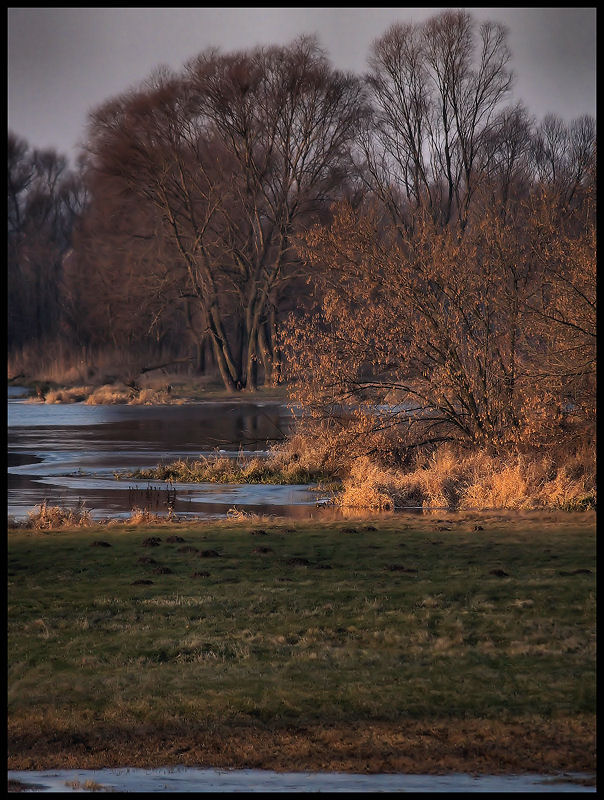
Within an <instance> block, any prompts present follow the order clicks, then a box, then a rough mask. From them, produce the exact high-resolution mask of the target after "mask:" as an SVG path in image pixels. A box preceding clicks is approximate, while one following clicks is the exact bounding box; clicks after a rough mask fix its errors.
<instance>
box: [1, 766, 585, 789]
mask: <svg viewBox="0 0 604 800" xmlns="http://www.w3.org/2000/svg"><path fill="white" fill-rule="evenodd" d="M8 777H9V779H11V778H12V779H16V780H20V781H23V782H24V783H28V784H35V785H36V790H37V791H45V792H66V791H84V790H86V789H88V790H89V791H90V790H94V789H96V790H101V791H102V789H105V790H106V791H118V792H595V791H596V787H595V786H585V785H582V784H581V783H579V782H577V781H580V780H581V778H582V777H585V776H580V775H576V774H565V775H561V776H545V775H478V776H474V775H464V774H452V775H355V774H349V773H337V772H271V771H270V770H259V769H240V770H219V769H195V768H191V767H176V768H165V769H153V770H145V769H98V770H47V771H28V772H16V771H9V773H8ZM86 781H92V782H93V784H89V785H88V786H86V785H85V784H86ZM94 784H97V786H94ZM101 787H102V789H101Z"/></svg>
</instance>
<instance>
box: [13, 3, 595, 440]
mask: <svg viewBox="0 0 604 800" xmlns="http://www.w3.org/2000/svg"><path fill="white" fill-rule="evenodd" d="M368 65H369V70H368V72H367V74H366V75H363V76H356V75H352V74H347V73H342V72H340V71H338V70H336V69H334V68H333V67H332V65H331V64H330V62H329V60H328V58H327V56H326V54H325V53H324V52H323V51H322V50H321V49H320V47H319V46H318V44H317V42H316V40H315V39H313V38H308V37H303V38H300V39H298V40H296V41H295V42H293V43H292V44H291V45H289V46H286V47H276V46H275V47H263V48H256V49H253V50H249V51H245V52H237V53H230V54H223V53H221V52H219V51H217V50H213V49H212V50H208V51H206V52H204V53H202V54H201V55H200V56H198V57H197V58H195V59H193V60H192V61H190V62H189V63H187V64H186V65H185V67H184V68H183V70H182V71H180V72H178V73H175V72H171V71H169V70H167V69H163V68H162V69H158V70H157V71H156V72H155V73H154V74H153V75H152V76H151V77H150V78H149V79H148V80H147V81H146V82H145V83H144V84H143V85H142V86H140V87H138V88H136V89H133V90H131V91H129V92H126V93H124V94H122V95H120V96H119V97H115V98H112V99H111V100H109V101H107V102H106V103H105V104H104V105H103V106H102V107H100V108H98V109H96V110H95V111H94V112H93V113H92V114H91V115H90V122H89V127H88V131H87V145H86V153H85V157H84V158H83V160H82V168H81V171H80V172H79V173H78V175H77V177H76V176H75V175H72V174H71V173H69V174H67V173H66V172H65V169H64V167H63V168H62V169H61V170H60V171H59V173H58V175H57V177H56V179H54V180H51V177H50V174H49V175H48V177H46V173H45V172H44V170H43V168H42V166H36V165H38V162H39V161H40V155H39V154H33V156H32V155H31V154H29V153H28V151H27V148H26V147H25V145H24V143H22V142H19V141H18V140H16V139H14V137H13V138H11V139H9V142H13V144H12V145H10V144H9V253H10V255H9V309H10V311H9V346H11V347H19V346H22V345H23V344H24V343H26V342H27V341H32V340H35V341H36V342H39V343H43V342H44V341H45V339H51V338H53V337H65V338H67V339H68V340H69V341H72V342H73V343H75V345H77V347H78V348H79V349H80V350H81V351H82V352H86V353H88V352H93V351H94V350H95V349H97V350H98V349H99V348H102V347H103V346H108V345H111V346H112V347H114V348H116V349H120V348H121V349H123V350H124V351H128V352H137V350H141V351H142V350H144V349H145V348H147V349H148V348H149V346H150V345H153V346H155V347H157V348H158V349H159V348H161V349H163V351H164V352H165V351H168V352H170V353H172V355H173V357H174V358H182V357H190V359H191V365H192V368H193V369H195V370H196V371H197V372H198V373H202V372H204V371H207V370H210V371H212V370H213V371H215V372H217V374H219V375H220V377H221V379H222V382H223V384H224V386H225V388H227V389H229V390H232V391H237V390H240V389H244V388H247V389H253V388H254V387H256V386H257V385H259V384H261V383H277V382H279V381H281V380H283V379H286V380H287V382H288V383H289V384H291V385H292V386H294V385H295V386H297V387H298V388H297V391H298V393H299V397H300V398H301V399H304V401H305V402H306V403H307V404H309V405H310V406H313V407H314V409H315V411H316V413H317V415H319V416H322V415H324V414H325V413H326V410H327V409H333V408H334V407H335V406H337V405H338V404H343V403H344V404H348V405H350V403H351V402H352V403H354V404H355V405H356V406H357V407H361V406H363V405H372V406H375V405H376V404H380V403H384V402H386V403H389V402H390V400H392V398H395V400H396V403H400V404H401V407H402V406H404V407H405V408H407V409H408V408H414V409H416V416H415V418H414V422H413V424H411V425H409V428H408V431H407V433H406V441H407V444H416V443H418V442H426V441H434V442H438V441H444V440H449V439H451V438H453V439H458V440H463V441H468V442H474V443H476V442H479V441H481V442H486V441H488V442H502V441H507V440H508V439H510V437H512V438H513V437H516V438H518V437H522V436H529V435H534V434H535V435H536V433H535V432H536V431H537V429H538V431H539V432H540V435H541V434H543V435H544V436H545V435H546V434H545V431H546V430H547V429H551V428H552V425H553V424H554V422H553V421H554V420H556V419H559V418H560V415H564V414H568V413H572V414H579V415H581V417H582V419H588V418H589V419H592V418H593V414H594V405H595V401H594V381H595V204H596V196H595V149H596V139H595V122H594V120H593V119H592V118H591V117H582V118H580V119H577V120H575V121H573V122H571V123H570V124H566V123H565V122H563V121H562V120H561V119H559V118H557V117H555V116H553V115H549V116H547V117H545V119H543V120H541V121H536V120H534V119H533V118H532V117H531V115H530V113H529V111H528V110H527V109H526V108H525V107H524V106H523V105H522V104H519V103H516V104H513V105H510V104H509V97H510V89H511V87H512V82H513V74H512V71H511V67H510V53H509V50H508V47H507V43H506V34H505V30H504V29H503V28H502V27H501V26H500V25H498V24H494V23H484V24H481V25H477V24H476V23H475V22H474V20H473V18H472V16H471V15H470V14H469V13H467V12H465V11H446V12H444V13H441V14H438V15H436V16H434V17H433V18H432V19H430V20H428V21H427V22H426V23H424V24H421V25H413V24H408V25H407V24H406V25H394V26H392V27H391V28H390V29H389V30H388V31H387V32H386V33H385V34H384V35H383V36H382V37H381V38H379V39H378V40H377V41H376V42H375V43H374V45H373V47H372V49H371V52H370V54H369V60H368ZM11 153H12V155H11ZM42 163H43V159H42ZM56 163H57V164H58V163H62V162H61V161H60V159H59V160H56ZM28 164H31V169H30V168H29V167H28V166H27V165H28ZM55 171H56V170H55ZM30 172H31V178H29V179H28V178H27V177H26V176H27V175H29V174H30ZM52 174H53V175H54V172H53V173H52ZM70 186H71V187H72V188H71V189H69V190H68V187H70ZM11 187H12V188H11ZM69 191H71V192H72V194H73V198H76V197H77V198H78V202H79V203H80V204H79V205H78V204H77V203H75V202H73V201H72V195H71V194H69ZM11 192H12V197H11ZM84 198H86V201H85V203H84V202H83V199H84ZM42 199H43V200H44V202H42ZM40 204H41V206H44V208H46V205H44V204H47V206H48V208H49V209H52V213H50V211H49V213H48V215H47V216H44V223H43V224H42V223H39V222H38V219H39V216H36V215H37V214H39V213H41V211H38V210H37V208H38V206H40ZM34 320H35V323H34ZM42 346H43V344H42ZM529 412H530V413H529ZM331 418H332V417H330V419H331ZM373 420H374V421H373V422H372V423H368V422H367V420H366V419H365V420H364V421H363V422H361V421H360V417H359V419H358V420H357V423H358V425H359V426H361V427H362V426H363V425H365V426H366V425H368V424H371V425H374V422H375V417H373ZM338 424H340V425H343V423H341V421H340V423H338ZM388 424H389V423H386V422H384V424H383V426H382V428H381V430H380V431H379V436H381V437H382V439H383V438H384V437H386V436H387V434H386V433H385V431H386V430H387V428H388ZM345 427H347V429H348V430H352V428H354V426H352V428H351V427H350V421H349V423H348V425H347V426H345ZM550 433H551V431H550ZM374 434H375V436H378V431H376V430H374ZM397 435H398V434H397ZM548 435H549V434H548ZM376 447H377V439H376Z"/></svg>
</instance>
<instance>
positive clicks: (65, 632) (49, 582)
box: [8, 512, 595, 774]
mask: <svg viewBox="0 0 604 800" xmlns="http://www.w3.org/2000/svg"><path fill="white" fill-rule="evenodd" d="M8 556H9V566H8V573H9V574H8V581H9V585H8V602H9V611H8V620H9V626H8V627H9V630H8V652H9V675H8V685H9V693H8V750H9V768H10V769H50V768H57V769H58V768H76V767H77V768H98V767H107V766H120V765H124V764H127V765H129V766H133V767H135V766H140V767H147V768H151V767H157V766H170V765H174V766H176V765H191V766H193V765H194V766H205V767H233V768H241V767H248V768H262V769H274V770H311V771H315V770H337V771H345V772H375V773H378V772H379V773H385V772H415V773H430V772H432V773H437V772H481V773H489V774H500V773H501V774H503V773H511V772H539V773H544V774H545V773H548V774H553V773H556V772H561V771H574V772H592V771H594V770H595V578H594V573H595V515H594V514H593V513H592V512H587V513H584V514H566V515H563V514H558V515H554V514H541V515H530V514H525V515H505V514H482V515H476V514H457V515H452V514H446V513H442V512H441V513H440V514H433V515H428V514H424V515H421V516H419V517H417V516H415V517H414V516H412V515H393V516H392V517H391V518H390V519H388V518H383V519H380V520H376V519H368V518H360V517H359V518H356V519H351V520H348V521H340V522H333V521H332V522H327V521H326V522H324V523H322V524H320V523H318V522H316V521H315V522H304V523H302V522H295V523H294V522H289V521H281V522H275V521H274V520H273V521H271V520H263V521H260V520H256V521H254V522H253V523H252V522H251V521H250V520H245V519H242V520H241V521H238V522H233V521H226V522H223V523H203V524H202V523H196V524H191V523H182V524H174V523H172V524H170V523H164V524H162V525H157V526H149V525H147V526H145V525H143V526H138V527H137V526H134V525H129V524H125V523H123V524H117V525H112V526H92V527H89V528H85V529H63V530H61V531H59V532H53V531H51V532H49V533H41V532H35V531H23V530H11V531H9V537H8Z"/></svg>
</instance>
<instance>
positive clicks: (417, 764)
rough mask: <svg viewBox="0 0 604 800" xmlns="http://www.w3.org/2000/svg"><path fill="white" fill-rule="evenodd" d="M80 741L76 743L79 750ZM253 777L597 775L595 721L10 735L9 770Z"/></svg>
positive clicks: (151, 729)
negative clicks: (168, 770)
mask: <svg viewBox="0 0 604 800" xmlns="http://www.w3.org/2000/svg"><path fill="white" fill-rule="evenodd" d="M74 738H75V739H76V741H74ZM112 765H113V766H115V767H118V766H130V767H141V768H149V769H151V768H154V767H162V766H171V765H173V766H177V765H181V766H196V767H200V768H212V767H214V768H234V769H239V768H249V769H271V770H278V771H298V770H300V771H305V770H310V771H318V770H328V771H338V772H359V773H363V772H364V773H405V772H406V773H421V774H437V773H448V772H449V773H450V772H475V773H478V774H491V775H494V774H499V775H501V774H506V773H507V774H510V773H525V772H531V773H540V774H555V773H560V772H586V773H591V772H595V769H596V756H595V720H592V719H556V720H536V721H535V720H523V721H517V722H511V723H504V722H500V721H498V720H484V719H481V720H426V721H421V720H420V721H418V720H405V721H401V722H400V723H371V722H358V723H352V724H350V725H327V726H322V725H316V726H313V725H309V726H288V727H287V728H279V727H276V728H275V729H270V728H268V727H267V726H257V727H256V726H254V725H248V726H241V727H235V726H233V727H229V726H221V725H215V726H204V725H197V726H192V727H191V728H190V729H189V730H183V729H178V728H170V729H168V728H166V729H157V728H156V727H154V726H153V727H152V726H151V725H149V726H139V727H137V729H136V730H131V729H125V728H123V729H122V728H119V727H109V726H107V727H103V726H96V727H95V729H94V730H92V731H86V732H85V733H82V734H81V735H79V736H77V737H74V736H73V735H71V734H69V733H68V732H66V731H60V730H52V731H50V730H45V731H44V732H43V734H42V735H41V733H40V729H39V727H36V726H34V725H32V727H31V729H29V730H18V731H17V730H13V729H11V727H10V726H9V731H8V769H13V770H24V769H37V770H42V769H98V768H100V767H107V766H112Z"/></svg>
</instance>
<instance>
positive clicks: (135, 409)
mask: <svg viewBox="0 0 604 800" xmlns="http://www.w3.org/2000/svg"><path fill="white" fill-rule="evenodd" d="M22 392H23V390H20V389H19V387H9V397H8V515H9V516H13V517H15V518H17V519H18V518H23V517H25V516H26V515H27V511H29V510H30V509H32V508H33V507H34V506H36V505H38V504H39V503H41V502H42V501H43V500H46V501H47V502H48V503H49V504H51V505H61V506H64V507H73V506H75V505H77V503H78V502H79V501H82V502H84V503H85V504H86V508H87V509H88V510H89V511H90V512H91V514H92V516H93V517H95V518H100V517H126V516H128V515H129V513H130V511H131V509H132V508H133V507H135V506H136V507H139V508H148V509H149V510H150V511H154V512H156V513H162V512H163V513H165V512H166V510H167V505H166V504H167V501H168V500H172V499H173V498H169V497H168V495H167V494H166V491H165V487H166V484H165V483H163V482H152V481H151V482H150V481H134V480H131V479H128V478H127V479H123V480H121V481H117V480H115V477H114V473H115V472H124V471H131V470H134V469H137V468H139V467H150V466H155V465H156V464H158V463H160V462H165V463H168V462H170V461H173V460H174V459H176V458H186V457H189V458H198V457H199V456H200V455H211V454H213V453H216V452H217V451H219V452H222V453H224V454H226V455H236V454H237V453H238V452H239V451H240V450H244V451H246V452H247V453H250V454H251V453H254V452H256V453H258V454H262V453H264V452H265V451H266V448H267V446H268V443H270V442H273V441H277V440H279V439H282V438H283V436H284V434H285V433H286V432H287V430H288V429H289V426H290V425H291V423H292V419H293V418H292V414H291V412H290V411H289V410H288V409H287V408H286V407H285V406H283V405H281V404H278V403H271V402H257V403H252V402H204V403H196V404H191V405H182V406H177V405H173V406H125V405H113V406H87V405H85V404H83V403H73V404H66V405H46V404H43V403H27V402H25V401H24V399H23V398H22V397H19V395H20V394H22ZM175 488H176V496H175V498H174V505H173V511H174V513H175V514H176V515H178V516H186V515H191V516H199V517H208V518H212V517H223V516H224V515H225V514H226V513H227V512H228V510H229V509H230V508H237V509H240V510H244V511H247V512H250V513H252V512H253V513H261V514H274V515H278V516H293V517H296V516H298V517H308V516H312V515H313V514H315V513H317V508H316V503H317V500H318V499H320V498H318V497H317V495H316V493H313V492H310V491H309V490H308V487H306V486H251V485H220V484H197V483H194V484H175Z"/></svg>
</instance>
